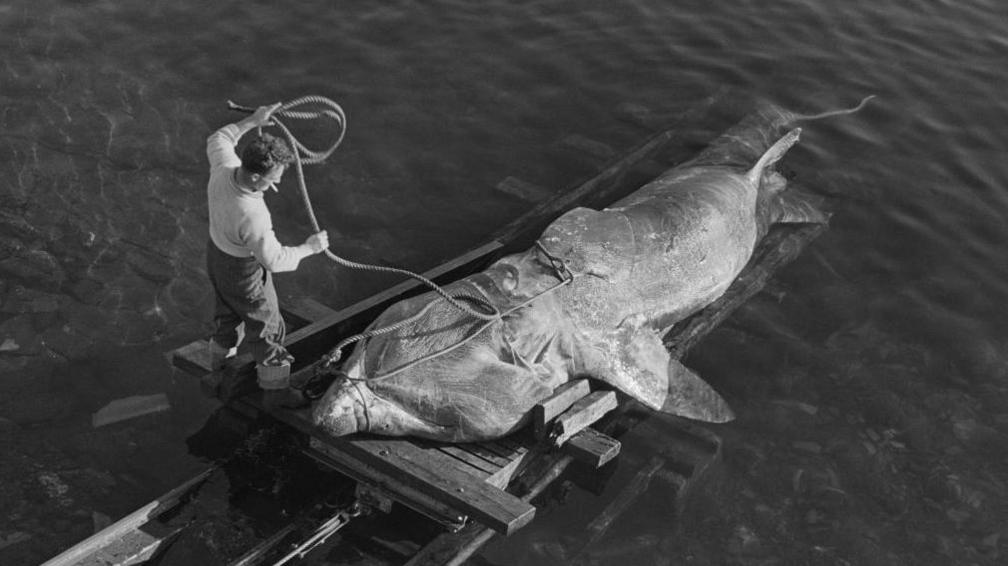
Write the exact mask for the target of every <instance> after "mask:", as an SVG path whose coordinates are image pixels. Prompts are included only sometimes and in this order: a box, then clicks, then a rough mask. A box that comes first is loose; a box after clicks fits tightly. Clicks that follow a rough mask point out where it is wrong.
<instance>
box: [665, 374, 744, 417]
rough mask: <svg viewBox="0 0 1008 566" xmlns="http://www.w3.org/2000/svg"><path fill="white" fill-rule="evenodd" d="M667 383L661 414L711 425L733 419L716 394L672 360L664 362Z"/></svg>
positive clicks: (725, 405) (731, 413)
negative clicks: (666, 368) (666, 366)
mask: <svg viewBox="0 0 1008 566" xmlns="http://www.w3.org/2000/svg"><path fill="white" fill-rule="evenodd" d="M668 383H669V386H668V395H667V396H666V398H665V402H664V403H663V404H662V406H661V411H662V412H663V413H669V414H672V415H676V416H680V417H686V418H688V419H695V420H698V421H706V422H711V423H724V422H728V421H730V420H733V419H734V418H735V413H734V412H732V410H731V407H729V406H728V403H727V402H726V401H725V400H724V399H723V398H721V396H720V395H718V393H717V391H714V389H713V388H712V387H711V386H710V385H708V384H707V382H705V381H704V380H702V379H700V376H698V375H697V374H695V373H693V370H691V369H689V368H688V367H686V366H684V365H682V364H681V363H679V361H677V360H674V359H669V362H668Z"/></svg>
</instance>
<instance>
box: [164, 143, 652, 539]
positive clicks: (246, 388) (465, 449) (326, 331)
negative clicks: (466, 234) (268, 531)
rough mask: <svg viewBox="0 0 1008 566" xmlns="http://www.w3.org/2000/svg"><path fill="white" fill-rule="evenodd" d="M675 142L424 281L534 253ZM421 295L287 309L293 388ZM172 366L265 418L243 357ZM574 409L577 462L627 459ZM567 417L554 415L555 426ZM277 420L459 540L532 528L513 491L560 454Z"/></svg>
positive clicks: (321, 456)
mask: <svg viewBox="0 0 1008 566" xmlns="http://www.w3.org/2000/svg"><path fill="white" fill-rule="evenodd" d="M671 139H672V134H671V133H670V132H661V133H659V134H657V135H654V136H652V137H650V138H649V139H648V140H646V141H645V142H644V143H642V144H640V145H639V146H637V147H635V148H633V149H632V150H631V151H629V152H627V153H626V154H625V155H623V156H622V157H620V158H619V159H616V160H614V161H612V162H611V163H610V164H609V165H608V166H607V167H605V168H603V170H602V171H601V172H600V173H599V174H597V175H595V176H594V177H592V178H591V179H589V180H588V181H587V182H585V183H582V184H580V185H578V186H576V187H575V188H574V189H573V190H571V191H567V192H564V193H561V194H559V195H556V196H554V197H553V198H551V199H549V200H547V201H546V202H543V203H540V204H539V205H538V206H536V207H534V208H533V210H532V211H530V212H529V213H527V214H525V215H524V216H522V217H520V218H518V219H516V220H515V221H514V222H512V223H511V224H508V225H507V226H506V227H505V228H504V229H502V230H501V231H499V232H498V233H497V234H496V235H495V236H494V237H493V238H491V239H490V240H489V242H488V243H486V244H483V245H481V246H478V247H475V248H473V249H472V250H470V251H468V252H466V253H464V254H461V255H460V256H458V257H456V258H453V259H451V260H449V261H447V262H445V263H443V264H441V265H439V266H437V267H434V268H433V269H431V270H429V271H427V272H425V273H424V274H423V275H424V276H425V277H426V278H428V279H431V280H434V281H436V282H439V283H445V282H448V281H451V280H454V279H457V278H459V277H462V276H464V275H466V274H468V273H471V272H474V271H477V270H478V269H480V268H481V267H483V266H485V265H487V264H489V263H490V262H491V261H493V260H494V259H496V258H497V257H499V256H500V255H502V254H503V253H506V252H510V251H514V250H517V249H523V248H527V247H528V246H529V245H531V243H532V242H533V241H534V239H535V238H536V237H538V235H539V234H540V233H541V231H542V230H543V228H544V227H545V226H546V225H547V224H548V223H549V222H551V221H552V220H553V219H554V218H555V217H556V216H558V215H559V214H561V213H563V212H564V211H566V210H568V209H570V208H572V207H573V206H578V205H583V204H591V203H594V204H604V203H606V202H610V201H612V200H613V199H615V198H617V197H618V196H619V194H620V193H621V192H628V191H629V190H632V189H633V188H634V187H635V186H638V185H639V183H640V180H639V179H628V176H630V175H631V174H632V171H633V168H634V167H635V166H636V165H638V164H640V163H643V162H644V161H646V160H647V159H648V158H650V157H651V156H653V155H654V154H655V153H656V152H658V151H659V150H661V149H662V148H663V147H664V146H665V145H666V144H667V143H668V142H669V141H670V140H671ZM420 285H421V284H420V283H418V282H416V281H414V280H408V281H404V282H403V283H400V284H398V285H396V286H394V287H392V288H390V289H387V290H385V291H382V292H380V293H377V294H375V295H373V296H372V297H369V298H367V299H365V300H363V301H360V302H358V303H356V304H354V305H351V306H349V307H347V308H344V309H341V310H338V311H337V310H333V309H330V308H328V307H326V306H325V305H321V304H319V303H318V302H317V301H314V300H311V299H307V298H302V299H298V300H297V301H294V302H292V303H290V304H284V305H282V311H283V313H284V317H285V319H286V320H288V321H289V322H291V323H292V326H293V327H294V330H293V331H292V332H290V333H289V334H288V335H287V338H286V341H285V346H286V347H287V348H288V350H290V351H291V353H292V354H293V355H294V357H295V358H296V359H297V360H298V362H301V363H302V364H304V366H303V367H298V366H297V365H295V368H294V369H295V371H294V374H293V375H292V381H293V382H295V383H298V382H299V380H305V379H308V378H309V377H310V376H311V372H312V367H311V365H310V364H311V363H313V362H315V361H316V360H318V359H319V357H320V356H321V355H322V354H324V353H325V352H327V351H328V350H329V349H330V348H331V347H332V345H334V344H335V343H336V342H338V341H339V340H340V339H341V338H342V337H344V336H348V335H350V334H352V333H354V332H358V331H360V330H361V329H363V328H364V327H365V326H366V325H367V324H368V323H370V321H371V320H373V319H374V318H375V317H376V316H377V315H378V314H380V312H381V311H382V310H384V308H386V307H387V306H388V305H389V304H391V303H392V302H393V301H395V300H398V299H400V298H402V297H403V296H408V295H409V294H410V293H415V292H418V291H422V290H424V289H422V288H421V286H420ZM171 359H172V363H173V364H174V365H175V366H176V367H178V368H180V369H182V370H185V371H186V372H188V373H190V374H192V375H194V376H196V377H199V378H200V379H201V381H202V383H203V388H204V391H206V392H207V393H209V394H212V395H215V396H217V397H219V398H221V399H222V400H224V401H226V402H228V403H230V404H231V405H233V406H235V407H238V408H239V410H240V411H241V412H244V413H246V414H248V415H255V414H257V413H259V412H262V411H263V407H262V404H261V400H260V393H259V392H258V391H257V390H256V388H255V386H254V379H253V377H252V374H253V370H254V367H253V366H254V364H253V361H252V359H251V358H250V357H249V356H248V355H244V356H239V357H238V359H236V360H234V361H233V362H232V363H230V364H229V367H228V368H227V369H226V370H225V371H219V372H212V371H211V368H210V366H209V360H208V353H207V344H206V341H205V340H198V341H195V342H192V343H190V344H187V345H185V346H183V347H181V348H178V349H176V350H175V351H173V352H172V353H171ZM576 401H578V399H577V398H574V399H572V401H571V402H570V403H567V404H566V405H563V409H564V410H565V411H567V413H566V414H567V417H568V419H567V422H568V423H575V424H573V425H571V424H569V425H568V430H567V431H566V432H565V433H564V436H563V440H564V441H565V442H564V443H563V450H564V451H565V452H566V453H568V454H570V455H571V457H572V458H573V459H577V460H581V461H585V462H587V463H589V464H590V465H593V466H596V467H598V466H601V465H603V464H604V463H606V462H607V461H609V460H611V459H612V458H614V457H615V456H616V455H617V454H618V453H619V443H618V442H617V441H615V440H614V439H612V438H610V437H608V436H606V435H604V434H602V433H600V432H598V431H596V430H592V429H591V428H589V425H590V424H591V422H593V421H594V420H595V419H597V418H598V417H601V416H602V415H603V414H604V411H601V410H599V409H598V405H593V406H586V407H572V406H571V405H573V403H574V402H576ZM593 411H594V412H593ZM563 414H564V413H563V412H559V411H556V412H555V414H552V415H551V418H553V417H561V416H562V415H563ZM575 415H577V416H576V417H575ZM272 416H273V417H275V418H276V419H278V420H280V421H281V422H284V423H286V424H288V425H290V426H292V427H294V428H295V429H297V430H300V431H302V432H304V433H305V434H306V435H308V436H309V437H310V439H311V440H310V444H309V447H308V449H307V452H308V453H309V454H310V455H311V456H312V457H313V458H316V459H317V460H318V461H319V462H321V463H323V464H324V465H326V466H329V467H331V468H333V469H335V470H338V471H340V472H341V473H343V474H345V475H347V476H349V477H351V478H353V479H355V480H357V481H358V482H359V484H361V485H362V486H363V495H365V496H367V497H371V498H373V499H375V500H378V501H381V500H383V499H389V500H392V501H396V502H398V503H401V504H403V505H406V506H408V507H410V508H412V509H414V510H416V511H418V512H420V513H423V514H424V515H426V516H428V517H430V518H432V519H434V520H436V521H438V522H440V523H442V524H444V525H445V526H447V527H449V529H454V530H457V529H459V528H461V527H462V526H463V525H464V524H466V522H467V520H469V519H471V520H472V521H475V522H478V523H479V524H481V525H483V526H485V527H487V528H490V529H492V530H493V531H494V532H497V533H500V534H504V535H508V534H511V533H513V532H514V531H515V530H517V529H519V528H521V527H522V526H524V525H526V524H528V522H529V521H531V520H532V518H533V517H534V515H535V507H534V506H532V505H531V504H530V503H529V502H528V501H524V500H522V499H520V498H519V497H516V496H515V495H512V494H511V493H508V492H507V491H506V490H505V488H506V487H507V486H508V485H509V484H510V483H511V480H512V479H513V478H514V477H515V475H516V474H517V473H519V472H520V471H522V470H523V468H524V467H525V465H526V463H527V461H528V460H529V459H530V458H531V456H533V455H536V454H539V453H542V452H549V451H551V450H553V445H552V444H550V443H547V442H544V441H543V440H542V439H541V438H537V437H535V436H533V435H531V434H529V435H517V436H515V437H514V438H509V439H503V440H500V441H497V442H486V443H476V444H459V445H446V444H441V443H434V442H421V441H417V440H413V439H408V438H379V437H369V436H364V435H352V436H349V437H340V438H337V437H333V436H330V435H327V434H326V433H325V432H324V431H321V430H318V429H317V428H315V427H314V426H313V424H312V423H311V421H310V416H309V415H308V413H307V411H289V410H277V411H274V412H273V413H272ZM572 426H574V427H575V428H571V427H572Z"/></svg>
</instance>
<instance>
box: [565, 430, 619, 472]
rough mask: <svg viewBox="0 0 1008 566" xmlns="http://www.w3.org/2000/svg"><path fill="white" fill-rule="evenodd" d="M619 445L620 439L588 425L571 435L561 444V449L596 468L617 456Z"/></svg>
mask: <svg viewBox="0 0 1008 566" xmlns="http://www.w3.org/2000/svg"><path fill="white" fill-rule="evenodd" d="M621 447H622V445H621V444H620V441H618V440H616V439H615V438H612V437H611V436H609V435H607V434H603V433H601V432H599V431H597V430H595V429H593V428H591V427H588V428H585V429H583V430H581V431H580V432H578V433H577V434H575V435H574V436H572V437H571V438H570V440H568V441H567V442H566V443H565V444H564V445H563V451H564V452H565V453H567V454H570V455H571V456H573V457H574V459H575V460H577V461H578V462H582V463H584V464H587V465H589V466H591V467H593V468H596V469H597V468H601V467H602V466H604V465H606V464H607V463H609V462H610V461H612V460H613V459H614V458H616V456H619V453H620V449H621Z"/></svg>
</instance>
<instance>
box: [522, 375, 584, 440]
mask: <svg viewBox="0 0 1008 566" xmlns="http://www.w3.org/2000/svg"><path fill="white" fill-rule="evenodd" d="M589 393H591V387H590V385H589V384H588V380H587V379H575V380H574V381H568V382H567V383H564V384H562V385H560V386H559V387H557V388H556V389H555V390H553V394H552V395H550V396H549V397H547V398H546V399H543V400H542V401H540V402H539V403H537V404H536V406H535V407H533V408H532V427H533V431H534V432H535V435H536V437H537V438H543V437H544V436H545V435H546V434H547V433H548V432H549V430H548V426H549V423H551V422H552V421H553V419H555V418H557V417H558V416H559V415H560V413H563V412H564V411H566V410H567V409H568V408H570V406H571V405H573V404H574V403H576V402H577V400H578V399H580V398H582V397H584V396H585V395H588V394H589Z"/></svg>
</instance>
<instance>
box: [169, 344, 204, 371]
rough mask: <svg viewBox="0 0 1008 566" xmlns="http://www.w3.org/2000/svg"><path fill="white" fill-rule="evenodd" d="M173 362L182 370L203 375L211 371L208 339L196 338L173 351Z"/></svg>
mask: <svg viewBox="0 0 1008 566" xmlns="http://www.w3.org/2000/svg"><path fill="white" fill-rule="evenodd" d="M171 363H172V365H174V366H175V367H177V368H179V369H180V370H182V371H184V372H186V373H188V374H191V375H194V376H196V377H201V376H203V375H206V374H208V373H210V371H211V369H210V349H209V344H208V343H207V341H206V340H196V341H194V342H190V343H189V344H186V345H185V346H182V347H180V348H176V349H174V350H172V351H171Z"/></svg>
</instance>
